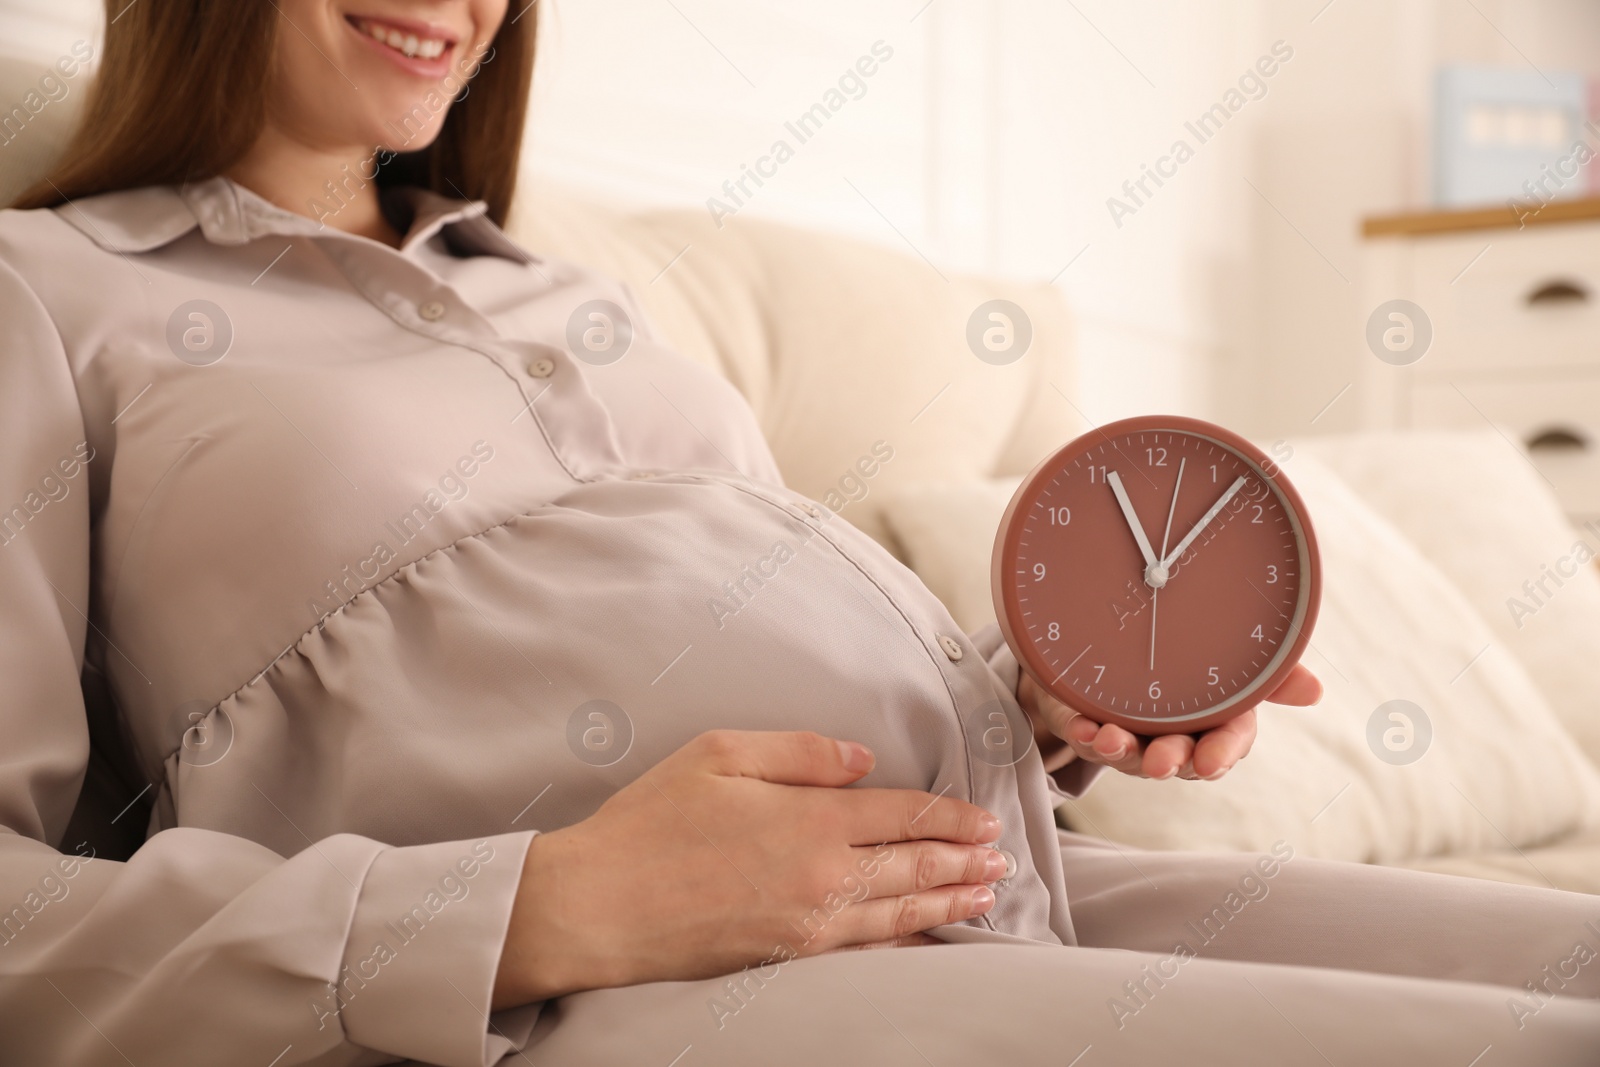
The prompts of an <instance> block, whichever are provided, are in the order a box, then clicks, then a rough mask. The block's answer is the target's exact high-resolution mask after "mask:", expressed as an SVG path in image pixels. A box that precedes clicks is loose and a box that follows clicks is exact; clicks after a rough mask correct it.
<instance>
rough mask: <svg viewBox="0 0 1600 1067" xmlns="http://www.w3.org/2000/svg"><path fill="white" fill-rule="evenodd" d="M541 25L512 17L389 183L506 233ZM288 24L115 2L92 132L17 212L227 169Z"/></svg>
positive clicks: (177, 0) (255, 121)
mask: <svg viewBox="0 0 1600 1067" xmlns="http://www.w3.org/2000/svg"><path fill="white" fill-rule="evenodd" d="M510 6H511V7H515V6H516V0H513V3H512V4H511V5H510ZM530 7H531V5H530ZM535 21H536V20H535V17H533V15H532V14H531V13H529V15H528V17H526V18H524V17H521V16H516V17H511V16H509V12H508V17H507V19H506V21H505V22H504V23H503V24H502V25H501V27H500V32H499V33H498V34H497V35H496V36H495V39H494V41H493V43H492V51H490V52H487V53H485V54H484V56H483V57H482V58H481V59H480V60H479V62H480V66H479V68H478V72H477V75H476V77H474V78H473V80H472V84H471V87H470V90H469V91H468V93H467V95H466V96H465V97H463V98H459V99H457V100H456V102H455V103H454V104H452V105H451V107H450V113H449V115H448V116H446V118H445V122H444V128H443V129H442V130H441V131H440V132H439V136H438V137H437V138H436V139H435V140H434V142H433V144H431V145H430V146H429V147H427V148H424V149H422V150H421V151H418V152H408V153H404V154H401V155H398V156H394V157H393V158H392V160H390V161H389V162H388V163H387V164H386V165H384V166H383V167H382V168H381V169H379V171H378V178H377V180H378V183H379V184H380V185H390V184H400V183H405V184H411V185H421V186H424V187H426V188H429V189H432V190H433V191H435V192H437V193H440V194H442V195H444V196H450V197H461V196H465V197H467V198H469V199H473V200H485V201H488V204H489V216H490V217H491V218H493V219H494V220H495V222H497V223H500V224H502V225H503V224H504V223H505V220H506V215H507V214H508V213H509V212H510V210H511V198H512V195H513V193H514V192H515V189H516V184H517V162H518V157H519V156H520V154H521V146H522V127H523V123H524V121H525V119H526V116H527V111H528V89H529V85H530V84H531V82H532V80H533V56H534V43H535ZM278 25H279V23H278V18H277V5H276V4H267V3H262V2H261V0H245V2H242V3H241V2H240V0H159V2H151V3H143V4H133V5H129V4H128V3H127V0H106V40H105V53H104V57H103V59H102V61H101V65H100V71H99V73H98V74H97V75H96V76H95V82H94V87H93V90H92V91H91V94H90V98H89V102H88V105H87V107H86V109H85V113H84V116H83V121H82V122H81V124H80V125H79V127H78V129H77V131H76V133H75V134H74V136H73V139H72V142H71V143H70V144H69V145H68V147H67V151H66V154H65V155H64V157H63V158H62V160H61V162H60V163H58V164H57V165H56V168H55V171H54V172H53V173H52V174H51V175H50V176H49V177H48V178H46V179H45V180H43V181H41V182H39V184H37V185H35V186H34V187H33V188H32V189H29V190H28V191H27V192H26V193H24V194H23V195H22V196H21V197H20V198H18V200H17V201H16V203H15V204H14V205H13V206H15V207H23V208H30V207H54V206H56V205H58V204H62V203H65V202H66V201H68V200H76V199H78V198H79V197H85V196H94V195H96V194H98V193H107V192H112V191H114V190H118V189H132V188H137V187H139V186H143V185H177V184H182V183H184V182H194V181H204V180H205V179H207V178H213V177H216V176H217V175H218V174H221V173H223V172H224V171H226V170H227V169H228V168H229V167H231V166H233V164H235V163H237V162H238V161H239V160H240V159H241V158H243V157H244V154H245V153H246V152H248V151H249V149H250V147H251V146H252V145H253V144H255V141H256V137H257V136H258V135H259V134H260V132H261V128H262V125H263V123H264V122H265V121H266V102H267V91H268V83H269V77H268V75H269V73H270V70H271V65H272V54H273V49H274V47H275V45H276V43H277V34H278ZM380 158H388V154H387V153H385V154H384V156H382V157H380Z"/></svg>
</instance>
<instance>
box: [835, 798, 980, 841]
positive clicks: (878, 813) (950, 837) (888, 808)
mask: <svg viewBox="0 0 1600 1067" xmlns="http://www.w3.org/2000/svg"><path fill="white" fill-rule="evenodd" d="M818 799H819V801H820V802H822V803H827V804H830V805H832V806H833V808H834V814H835V817H836V818H837V819H839V820H840V825H841V826H842V828H843V830H844V833H845V835H846V839H847V840H848V841H849V843H850V844H852V845H876V844H877V843H879V842H880V841H919V840H930V841H954V842H956V843H957V844H963V845H987V844H989V843H990V842H993V841H998V840H1000V829H1001V828H1000V820H999V819H997V818H995V817H994V816H993V815H991V814H989V813H988V812H987V811H984V810H983V809H982V808H980V807H978V806H977V805H976V804H968V803H967V802H966V801H965V800H958V799H956V798H955V797H944V796H935V795H934V794H932V793H923V792H919V791H917V790H914V789H842V790H839V791H837V792H831V793H827V794H823V795H821V796H820V797H819V798H818Z"/></svg>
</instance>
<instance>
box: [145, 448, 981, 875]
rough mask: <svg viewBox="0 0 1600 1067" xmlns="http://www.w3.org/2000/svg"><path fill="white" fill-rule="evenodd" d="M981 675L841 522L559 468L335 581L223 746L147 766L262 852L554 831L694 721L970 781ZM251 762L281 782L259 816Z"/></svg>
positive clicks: (200, 814)
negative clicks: (523, 501) (509, 502)
mask: <svg viewBox="0 0 1600 1067" xmlns="http://www.w3.org/2000/svg"><path fill="white" fill-rule="evenodd" d="M812 512H815V514H813V513H812ZM941 637H943V638H945V642H943V643H942V642H941V640H940V639H941ZM951 638H955V639H956V641H957V642H959V645H958V647H957V650H956V653H955V654H954V656H953V655H952V653H951V652H950V651H948V644H949V640H950V639H951ZM963 650H964V651H963ZM963 660H964V661H965V662H962V661H963ZM998 689H999V687H998V683H997V682H996V681H995V680H994V677H993V675H992V674H991V673H990V672H989V671H988V670H987V668H986V667H985V666H984V665H983V664H982V663H981V662H980V661H979V657H978V656H977V654H976V652H975V651H974V650H973V649H972V648H971V646H970V644H967V642H966V640H965V638H964V637H961V635H960V633H959V631H958V630H957V629H956V627H955V624H954V623H953V622H952V621H951V620H950V617H949V615H948V614H947V613H946V612H945V610H944V609H943V607H942V606H941V605H940V604H939V602H938V601H937V600H936V599H935V598H934V597H933V596H932V595H931V594H930V593H928V592H927V590H926V589H925V588H924V587H923V586H922V585H921V583H920V582H919V581H918V580H917V579H916V578H915V576H914V575H912V574H911V573H910V572H909V571H907V570H906V569H905V568H904V567H902V566H900V565H899V564H898V563H897V562H895V561H894V560H893V559H892V558H891V557H890V556H888V555H887V553H885V552H884V551H883V550H882V549H881V548H880V547H879V546H877V545H876V544H875V543H874V542H872V541H871V540H870V539H869V538H867V537H866V536H865V535H863V534H861V533H860V532H859V531H857V530H855V529H854V528H853V527H850V526H849V525H848V524H847V523H846V522H844V521H843V520H841V519H839V518H837V517H834V516H832V515H830V514H829V513H828V512H827V511H825V510H823V509H821V508H817V507H815V506H814V505H810V504H809V502H806V501H803V500H801V499H800V498H798V497H795V496H793V495H792V494H789V493H787V492H786V491H784V490H781V489H778V488H775V487H770V486H761V485H752V484H749V483H745V482H742V481H739V480H737V479H731V478H729V477H725V476H720V475H711V474H681V473H675V474H668V475H662V476H658V477H655V478H652V479H649V480H639V481H604V482H597V483H590V484H585V485H582V486H579V487H577V488H575V489H573V490H572V491H570V492H569V493H567V494H566V495H565V496H563V497H561V498H560V499H558V500H557V501H555V502H553V503H552V504H550V505H547V506H545V507H542V508H539V509H537V510H535V511H533V512H531V513H529V514H526V515H521V516H518V517H516V518H514V519H512V520H510V521H508V522H506V523H504V524H502V525H500V526H498V527H495V528H493V529H490V530H488V531H487V532H485V533H483V534H480V535H477V536H474V537H470V538H467V539H465V540H463V541H460V542H458V543H456V544H454V545H452V546H450V547H448V548H446V549H443V550H440V551H438V552H435V553H433V554H431V555H429V556H427V557H424V558H423V559H421V560H419V561H417V562H416V563H415V564H413V565H411V566H409V567H407V568H405V569H404V570H402V571H401V572H399V573H398V574H397V575H396V576H395V577H394V578H393V579H391V580H389V581H386V582H384V583H381V584H380V585H378V586H376V587H375V588H373V589H372V590H370V591H369V592H368V593H367V594H364V595H362V596H360V597H357V598H356V599H355V600H353V601H352V602H351V603H349V604H348V605H347V606H346V607H344V608H343V609H342V610H340V611H339V612H337V613H335V614H334V615H332V616H330V617H329V618H328V619H327V620H325V622H324V623H323V624H322V625H321V626H320V627H318V629H317V630H315V631H313V632H312V633H311V634H308V635H307V636H306V637H305V638H304V639H303V640H302V641H300V642H299V643H298V644H297V645H296V646H295V648H294V649H292V650H291V651H290V652H289V653H288V654H286V655H285V656H284V657H282V658H281V659H280V660H279V661H278V662H277V663H275V664H274V665H273V667H272V668H271V669H269V670H268V671H267V672H265V673H264V674H263V675H262V676H261V677H260V678H259V679H257V680H256V681H255V682H253V683H252V684H251V685H249V686H247V687H245V688H244V689H243V690H241V691H240V692H239V693H238V694H235V695H234V696H233V697H230V698H229V699H228V701H226V702H225V703H224V704H223V705H222V706H221V708H220V709H219V710H218V712H216V713H214V714H215V715H216V716H217V717H218V722H217V723H215V724H214V731H215V732H217V733H221V732H223V731H227V732H229V733H231V735H232V741H231V747H230V749H229V751H228V753H227V755H226V757H225V758H223V759H220V760H217V761H216V762H215V763H205V761H196V762H195V763H194V764H191V763H188V762H185V761H181V760H180V761H176V762H175V764H174V765H173V766H171V767H169V771H170V772H171V774H170V777H169V781H170V782H171V784H172V791H173V796H174V801H175V804H176V806H175V811H176V816H175V817H176V820H177V821H178V822H180V823H183V824H186V825H202V826H208V827H210V828H214V829H223V830H227V831H229V832H233V833H243V834H245V835H246V836H250V837H252V838H255V839H257V840H262V841H263V842H264V843H266V844H269V845H271V846H273V847H275V848H278V849H279V850H280V851H285V852H292V851H297V850H298V849H300V848H302V847H304V844H305V839H306V837H310V838H311V839H313V840H315V839H317V838H319V837H321V836H324V835H326V834H329V833H335V832H355V833H361V834H366V835H369V836H372V837H376V838H378V839H379V840H383V841H386V842H389V843H392V844H407V843H413V842H420V841H431V840H441V839H449V838H455V837H468V836H472V835H479V834H487V833H499V832H504V831H507V830H514V829H527V828H539V829H545V830H550V829H555V828H557V827H559V826H562V825H567V824H570V823H572V822H576V821H578V820H580V819H582V818H584V817H586V816H588V815H589V814H590V813H592V812H593V811H594V810H595V808H597V807H598V806H599V805H600V804H601V803H602V802H603V801H604V800H605V799H606V798H607V797H608V796H610V795H611V794H612V793H614V792H615V791H616V790H618V789H620V788H621V787H622V786H623V785H625V784H627V783H628V782H629V781H631V780H632V779H634V778H636V777H637V776H638V775H640V774H641V773H643V772H644V771H645V770H646V769H648V768H649V767H651V766H653V765H654V764H655V763H657V762H658V761H660V760H661V759H662V758H663V757H665V756H666V755H668V754H669V753H671V752H672V751H673V750H675V749H677V748H678V747H679V746H681V745H682V744H684V743H685V742H686V741H688V740H689V739H690V738H692V737H694V736H695V735H697V734H699V733H701V732H703V731H705V730H709V729H713V728H737V729H751V730H794V729H810V730H817V731H820V732H822V733H825V734H828V735H831V736H838V737H844V738H850V739H854V740H857V741H861V742H863V743H865V744H866V745H868V746H870V747H871V748H872V749H873V750H874V751H875V752H876V753H877V755H878V765H877V768H876V769H875V770H874V771H873V773H872V775H871V776H869V778H868V779H867V780H866V781H865V783H863V784H867V785H877V786H892V787H906V788H916V789H925V790H931V791H941V790H942V791H945V792H946V793H948V794H951V795H956V796H961V797H965V798H968V799H976V798H975V797H974V790H973V766H972V765H973V762H974V761H973V756H972V752H971V751H970V746H969V745H968V744H967V743H966V738H967V737H968V736H969V735H971V734H972V733H973V731H972V730H971V729H970V727H971V726H972V725H973V724H974V723H975V722H978V721H979V720H981V719H982V718H983V717H984V716H985V715H987V716H988V717H989V718H990V719H993V717H994V712H995V711H996V710H997V709H999V707H1000V704H999V697H1000V693H999V691H998ZM979 732H981V730H980V731H979ZM202 763H204V764H205V765H199V764H202ZM262 780H267V781H273V782H292V783H294V789H293V790H292V791H290V792H289V793H288V794H287V795H284V796H274V797H273V798H272V799H273V801H274V803H275V804H276V806H277V807H278V808H281V809H282V815H280V814H279V813H278V812H276V811H274V810H273V809H272V808H265V810H263V808H264V807H265V806H264V805H263V804H262V803H261V800H260V797H259V795H258V794H257V792H256V790H255V789H254V788H253V787H252V786H251V785H250V783H251V782H252V781H256V782H259V781H262ZM530 805H532V806H531V807H530ZM283 816H287V819H286V818H284V817H283ZM1002 818H1004V815H1002ZM290 823H292V825H290ZM302 835H304V836H302Z"/></svg>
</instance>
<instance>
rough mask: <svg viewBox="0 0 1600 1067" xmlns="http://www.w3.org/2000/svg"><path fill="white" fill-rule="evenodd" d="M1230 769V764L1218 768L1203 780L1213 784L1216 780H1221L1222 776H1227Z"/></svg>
mask: <svg viewBox="0 0 1600 1067" xmlns="http://www.w3.org/2000/svg"><path fill="white" fill-rule="evenodd" d="M1232 769H1233V766H1232V765H1231V764H1224V765H1222V766H1221V767H1218V768H1217V769H1216V770H1214V771H1212V772H1211V773H1210V774H1208V775H1206V776H1205V780H1206V781H1208V782H1214V781H1216V780H1217V779H1218V778H1221V777H1222V776H1223V775H1224V774H1227V773H1228V772H1229V771H1230V770H1232Z"/></svg>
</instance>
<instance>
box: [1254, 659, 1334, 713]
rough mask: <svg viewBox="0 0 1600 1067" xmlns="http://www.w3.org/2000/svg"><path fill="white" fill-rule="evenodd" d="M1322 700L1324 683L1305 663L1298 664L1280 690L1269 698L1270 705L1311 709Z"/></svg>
mask: <svg viewBox="0 0 1600 1067" xmlns="http://www.w3.org/2000/svg"><path fill="white" fill-rule="evenodd" d="M1321 699H1322V682H1321V681H1319V680H1318V679H1317V676H1316V675H1314V674H1312V673H1311V670H1310V668H1308V667H1307V666H1306V665H1305V664H1304V663H1296V664H1295V665H1294V670H1292V671H1290V672H1289V677H1287V678H1285V679H1284V680H1283V682H1282V683H1281V684H1280V685H1279V686H1278V688H1276V689H1274V690H1273V691H1272V695H1270V696H1268V697H1267V702H1268V703H1270V704H1289V705H1292V706H1294V707H1309V706H1311V705H1312V704H1315V703H1316V702H1317V701H1319V700H1321Z"/></svg>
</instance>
